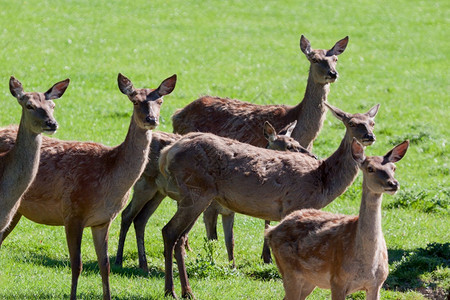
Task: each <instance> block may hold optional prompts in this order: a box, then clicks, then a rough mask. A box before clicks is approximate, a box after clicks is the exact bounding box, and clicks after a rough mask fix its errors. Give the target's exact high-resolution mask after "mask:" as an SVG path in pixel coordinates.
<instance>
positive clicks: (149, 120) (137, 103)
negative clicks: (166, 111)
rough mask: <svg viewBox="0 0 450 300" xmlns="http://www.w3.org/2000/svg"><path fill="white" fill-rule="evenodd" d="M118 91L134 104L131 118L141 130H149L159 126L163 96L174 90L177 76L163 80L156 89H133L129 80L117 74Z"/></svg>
mask: <svg viewBox="0 0 450 300" xmlns="http://www.w3.org/2000/svg"><path fill="white" fill-rule="evenodd" d="M117 82H118V84H119V89H120V91H121V92H122V93H123V94H125V95H127V96H128V98H129V99H130V101H131V102H132V103H133V104H134V111H133V118H134V121H135V122H136V124H137V125H138V126H139V127H140V128H143V129H146V130H151V129H154V128H155V127H156V126H158V125H159V114H160V109H161V104H162V103H163V96H165V95H168V94H170V93H171V92H172V91H173V89H174V88H175V84H176V82H177V75H172V76H171V77H169V78H167V79H165V80H164V81H163V82H162V83H161V84H160V85H159V87H158V88H157V89H135V88H134V86H133V83H132V82H131V80H129V79H128V78H127V77H125V76H124V75H122V74H120V73H119V76H118V77H117Z"/></svg>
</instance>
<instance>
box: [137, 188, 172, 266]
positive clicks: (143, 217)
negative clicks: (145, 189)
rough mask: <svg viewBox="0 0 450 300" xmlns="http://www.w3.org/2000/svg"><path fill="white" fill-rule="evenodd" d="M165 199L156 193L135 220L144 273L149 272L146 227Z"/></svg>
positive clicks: (140, 263) (139, 253) (139, 255)
mask: <svg viewBox="0 0 450 300" xmlns="http://www.w3.org/2000/svg"><path fill="white" fill-rule="evenodd" d="M164 198H165V196H164V195H163V194H161V193H159V192H158V193H156V195H155V196H154V197H153V198H152V199H151V200H150V201H149V202H147V203H146V204H145V206H144V207H143V208H142V210H141V211H140V212H139V214H138V215H137V216H136V218H134V220H133V223H134V230H135V231H136V243H137V248H138V258H139V268H141V269H142V270H143V271H144V272H148V263H147V257H146V255H145V225H147V222H148V219H149V218H150V217H151V216H152V215H153V213H154V212H155V210H156V209H157V208H158V206H159V205H160V204H161V202H162V200H163V199H164Z"/></svg>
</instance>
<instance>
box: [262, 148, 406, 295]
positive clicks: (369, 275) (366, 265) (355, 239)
mask: <svg viewBox="0 0 450 300" xmlns="http://www.w3.org/2000/svg"><path fill="white" fill-rule="evenodd" d="M407 148H408V142H404V143H402V144H400V145H399V146H397V147H395V148H394V149H393V151H394V152H396V154H395V155H398V156H397V157H396V156H395V155H391V153H388V154H387V155H385V156H384V157H376V156H375V157H367V158H365V157H364V151H363V148H362V146H361V145H359V144H358V142H356V141H354V142H353V145H352V150H354V151H352V152H353V154H354V157H355V160H356V161H357V162H358V164H359V165H360V167H361V169H362V171H363V195H362V199H361V209H360V213H359V217H354V216H345V215H337V214H332V213H329V212H323V211H319V210H314V209H303V210H298V211H295V212H293V213H291V214H290V215H288V216H287V217H285V218H284V219H283V220H282V222H281V223H280V224H278V225H277V226H275V227H272V228H269V229H268V230H266V238H267V239H268V240H269V243H270V246H271V248H272V250H273V254H274V256H275V260H276V262H277V266H278V269H279V271H280V273H281V275H282V276H283V285H284V289H285V292H286V297H285V299H287V300H289V299H296V300H297V299H305V298H306V296H308V295H309V294H310V293H311V292H312V291H313V289H314V288H315V287H316V286H318V287H320V288H326V289H331V291H332V299H333V300H335V299H342V300H343V299H345V296H346V295H348V294H351V293H353V292H355V291H358V290H365V291H367V299H372V300H375V299H379V290H380V288H381V285H382V284H383V282H384V281H385V280H386V277H387V275H388V259H387V250H386V243H385V241H384V237H383V233H382V231H381V200H382V195H383V193H391V194H392V193H395V192H396V191H397V190H398V182H397V181H396V180H395V179H394V169H395V168H394V165H393V163H394V162H396V161H398V160H400V159H401V158H402V157H403V155H404V154H405V153H406V149H407ZM385 159H387V161H385ZM370 168H372V171H371V170H370Z"/></svg>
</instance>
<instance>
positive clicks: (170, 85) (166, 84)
mask: <svg viewBox="0 0 450 300" xmlns="http://www.w3.org/2000/svg"><path fill="white" fill-rule="evenodd" d="M176 83H177V75H176V74H174V75H172V76H170V77H169V78H166V79H165V80H164V81H163V82H161V84H160V85H159V87H158V88H157V89H156V91H157V92H158V94H159V95H160V96H164V95H168V94H170V93H172V91H173V90H174V88H175V84H176Z"/></svg>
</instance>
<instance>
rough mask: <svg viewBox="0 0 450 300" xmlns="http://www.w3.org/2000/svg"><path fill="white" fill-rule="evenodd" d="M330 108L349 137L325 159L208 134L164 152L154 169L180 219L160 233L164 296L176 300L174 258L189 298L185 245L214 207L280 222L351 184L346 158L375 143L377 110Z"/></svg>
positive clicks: (352, 166)
mask: <svg viewBox="0 0 450 300" xmlns="http://www.w3.org/2000/svg"><path fill="white" fill-rule="evenodd" d="M327 106H328V107H329V108H330V110H331V111H332V112H333V114H334V115H335V116H336V117H337V118H338V119H340V120H341V121H342V122H343V123H344V125H345V127H346V133H345V136H344V138H343V139H342V142H341V144H340V146H339V148H338V149H337V150H336V151H335V152H334V153H333V154H332V155H331V156H330V157H328V158H327V159H324V160H316V159H315V158H313V157H311V156H309V155H307V154H304V153H296V152H281V151H273V150H267V149H262V148H258V147H255V146H252V145H248V144H244V143H240V142H238V141H236V140H232V139H228V138H224V137H219V136H217V135H214V134H210V133H190V134H188V135H186V136H184V137H183V138H181V139H180V140H178V141H177V142H176V143H174V144H173V145H172V146H170V147H166V148H165V149H163V151H162V152H161V156H160V159H159V166H160V170H161V172H162V173H163V175H164V177H165V181H164V182H161V184H165V185H164V190H165V193H166V194H167V195H168V196H169V197H171V198H173V199H175V200H177V202H178V209H177V212H176V213H175V215H174V216H173V217H172V219H171V220H170V221H169V223H167V225H166V226H164V228H163V230H162V232H163V239H164V257H165V268H166V269H165V272H166V275H165V280H166V281H165V293H166V295H170V296H172V297H176V295H175V292H174V289H173V271H172V268H173V266H172V262H173V253H174V252H175V257H176V260H177V264H178V271H179V274H180V281H181V291H182V295H183V296H184V297H188V296H191V295H192V290H191V288H190V286H189V282H188V278H187V273H186V267H185V264H184V254H185V250H184V242H185V239H186V237H187V234H188V232H189V231H190V230H191V228H192V226H193V225H194V224H195V221H196V220H197V218H198V216H199V215H200V214H201V213H202V212H203V211H204V210H205V209H206V208H207V207H208V206H209V205H210V203H211V202H212V201H213V200H216V201H217V202H219V204H221V205H222V206H224V207H226V208H228V209H230V210H233V211H235V212H238V213H242V214H246V215H249V216H253V217H256V218H261V219H263V220H271V221H279V220H281V219H282V218H283V217H285V216H286V215H288V214H289V213H291V212H292V211H294V210H298V209H302V208H316V209H320V208H323V207H325V206H326V205H327V204H329V203H330V202H331V201H333V200H334V199H336V198H337V197H338V196H340V195H341V194H342V193H343V192H344V191H345V190H346V189H347V187H348V186H350V185H351V184H352V182H353V181H354V179H355V178H356V175H357V174H358V165H357V163H356V162H355V160H354V159H353V156H352V153H351V144H352V141H353V138H356V139H357V140H358V141H359V142H361V143H362V144H363V145H364V146H367V145H371V144H372V143H373V142H374V141H375V136H374V135H373V131H372V130H373V126H374V121H373V118H374V117H375V115H376V113H377V111H378V107H379V105H376V106H374V107H373V108H371V109H370V110H369V111H368V112H367V113H362V114H361V113H357V114H350V113H346V112H344V111H342V110H340V109H338V108H335V107H332V106H331V105H328V104H327ZM158 185H159V186H161V185H160V184H158Z"/></svg>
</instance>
